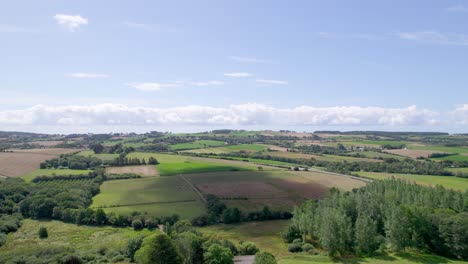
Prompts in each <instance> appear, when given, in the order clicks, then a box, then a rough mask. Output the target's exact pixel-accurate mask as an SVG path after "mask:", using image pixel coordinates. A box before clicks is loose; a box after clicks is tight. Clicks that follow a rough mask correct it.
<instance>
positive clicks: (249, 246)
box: [239, 242, 259, 256]
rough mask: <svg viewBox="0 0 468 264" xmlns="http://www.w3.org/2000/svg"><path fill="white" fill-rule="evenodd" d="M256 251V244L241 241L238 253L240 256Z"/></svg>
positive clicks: (252, 253) (253, 253)
mask: <svg viewBox="0 0 468 264" xmlns="http://www.w3.org/2000/svg"><path fill="white" fill-rule="evenodd" d="M258 251H259V250H258V248H257V245H255V243H253V242H242V243H241V244H240V247H239V254H240V255H242V256H246V255H255V254H256V253H257V252H258Z"/></svg>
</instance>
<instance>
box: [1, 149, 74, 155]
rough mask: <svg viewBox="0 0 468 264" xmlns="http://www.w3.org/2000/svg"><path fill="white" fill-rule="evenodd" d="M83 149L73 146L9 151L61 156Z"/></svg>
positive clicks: (12, 150)
mask: <svg viewBox="0 0 468 264" xmlns="http://www.w3.org/2000/svg"><path fill="white" fill-rule="evenodd" d="M79 151H81V149H72V148H37V149H9V150H8V152H14V153H30V154H43V155H52V156H60V155H62V154H69V153H74V152H79Z"/></svg>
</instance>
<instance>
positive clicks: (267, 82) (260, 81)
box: [255, 79, 288, 85]
mask: <svg viewBox="0 0 468 264" xmlns="http://www.w3.org/2000/svg"><path fill="white" fill-rule="evenodd" d="M255 81H256V82H257V83H258V84H262V85H288V82H286V81H280V80H265V79H257V80H255Z"/></svg>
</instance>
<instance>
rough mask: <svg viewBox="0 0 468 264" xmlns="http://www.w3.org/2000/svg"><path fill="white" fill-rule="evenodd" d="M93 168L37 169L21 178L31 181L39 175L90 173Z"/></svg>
mask: <svg viewBox="0 0 468 264" xmlns="http://www.w3.org/2000/svg"><path fill="white" fill-rule="evenodd" d="M91 171H92V170H70V169H37V170H35V171H33V172H30V173H28V174H26V175H24V176H21V178H22V179H23V180H25V181H27V182H30V181H31V180H32V179H34V178H36V177H37V176H54V175H88V173H89V172H91Z"/></svg>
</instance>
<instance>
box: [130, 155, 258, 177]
mask: <svg viewBox="0 0 468 264" xmlns="http://www.w3.org/2000/svg"><path fill="white" fill-rule="evenodd" d="M128 157H129V158H140V159H146V160H148V159H149V158H150V157H154V158H156V159H157V160H158V161H159V163H160V164H159V165H157V166H156V167H157V170H158V171H159V173H160V174H161V175H163V176H164V175H175V174H184V173H195V172H210V171H232V170H249V169H253V168H252V166H249V165H247V166H246V165H243V166H234V165H229V164H224V163H222V162H217V161H214V160H210V159H203V158H192V157H187V156H180V155H170V154H159V153H143V152H134V153H131V154H129V155H128Z"/></svg>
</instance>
